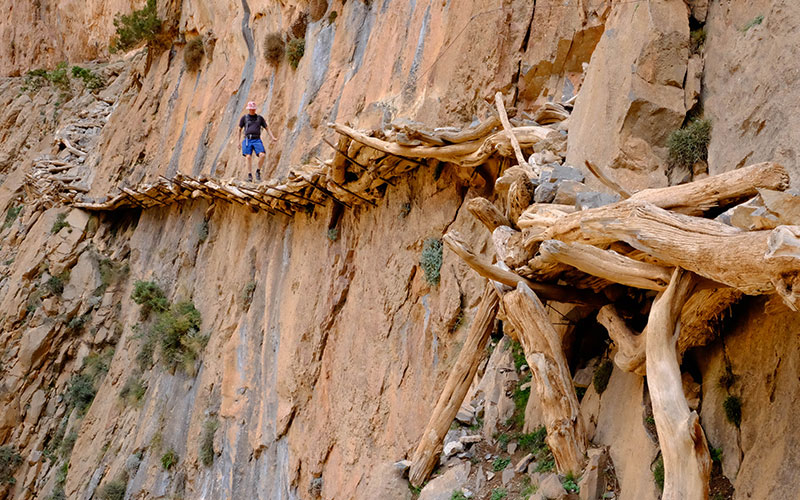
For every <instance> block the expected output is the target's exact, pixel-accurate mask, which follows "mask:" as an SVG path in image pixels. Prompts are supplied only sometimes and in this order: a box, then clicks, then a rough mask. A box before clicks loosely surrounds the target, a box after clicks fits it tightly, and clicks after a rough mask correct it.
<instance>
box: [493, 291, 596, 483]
mask: <svg viewBox="0 0 800 500" xmlns="http://www.w3.org/2000/svg"><path fill="white" fill-rule="evenodd" d="M503 304H504V306H505V311H506V315H507V316H508V320H509V322H510V323H511V325H512V326H513V327H514V331H516V332H517V335H518V337H519V342H520V344H522V349H523V351H524V352H525V359H526V360H527V361H528V366H530V368H531V374H532V375H533V380H534V386H535V388H536V391H537V393H538V396H539V404H540V405H541V408H542V413H543V415H544V419H545V427H546V428H547V444H548V445H549V446H550V450H551V451H552V452H553V457H554V458H555V462H556V468H557V469H558V472H560V473H562V474H565V473H569V472H572V473H575V474H577V473H579V472H580V471H581V469H582V468H583V463H584V454H585V453H586V443H587V439H586V432H585V430H584V426H583V421H582V419H581V415H580V406H579V405H578V397H577V396H576V395H575V389H574V388H573V386H572V377H571V375H570V372H569V367H568V366H567V359H566V357H565V356H564V351H563V349H562V347H561V337H560V336H559V335H558V333H557V332H556V331H555V329H554V328H553V325H552V324H551V323H550V320H549V318H548V316H547V312H546V311H545V309H544V306H543V305H542V303H541V301H540V300H539V298H538V297H537V296H536V294H535V293H534V292H533V291H532V290H531V289H530V288H529V287H527V286H526V285H525V284H524V283H521V284H520V285H519V286H517V289H516V290H515V291H513V292H509V293H507V294H506V295H505V296H504V297H503Z"/></svg>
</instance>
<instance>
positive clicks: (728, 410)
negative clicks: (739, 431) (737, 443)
mask: <svg viewBox="0 0 800 500" xmlns="http://www.w3.org/2000/svg"><path fill="white" fill-rule="evenodd" d="M722 408H723V409H724V410H725V418H727V419H728V422H730V423H732V424H733V425H735V426H736V427H739V425H740V424H741V423H742V400H741V399H739V397H738V396H728V397H727V398H725V401H724V402H723V403H722Z"/></svg>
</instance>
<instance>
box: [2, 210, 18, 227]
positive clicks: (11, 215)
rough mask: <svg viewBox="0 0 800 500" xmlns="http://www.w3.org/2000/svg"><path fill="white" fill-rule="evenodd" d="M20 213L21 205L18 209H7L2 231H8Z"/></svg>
mask: <svg viewBox="0 0 800 500" xmlns="http://www.w3.org/2000/svg"><path fill="white" fill-rule="evenodd" d="M21 211H22V205H20V206H18V207H12V206H9V207H8V211H6V220H5V222H3V229H8V228H10V227H11V226H12V224H14V221H15V220H17V217H18V216H19V213H20V212H21Z"/></svg>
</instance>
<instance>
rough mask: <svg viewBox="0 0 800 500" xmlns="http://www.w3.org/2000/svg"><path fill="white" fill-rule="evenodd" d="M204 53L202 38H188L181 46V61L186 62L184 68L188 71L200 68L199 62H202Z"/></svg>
mask: <svg viewBox="0 0 800 500" xmlns="http://www.w3.org/2000/svg"><path fill="white" fill-rule="evenodd" d="M204 55H205V50H204V49H203V39H202V38H200V37H198V38H193V39H191V40H189V43H187V44H186V47H184V48H183V62H184V63H185V64H186V69H188V70H189V71H197V70H198V69H200V63H202V62H203V56H204Z"/></svg>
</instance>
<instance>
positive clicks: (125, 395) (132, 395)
mask: <svg viewBox="0 0 800 500" xmlns="http://www.w3.org/2000/svg"><path fill="white" fill-rule="evenodd" d="M146 392H147V385H146V384H145V383H144V381H143V380H142V377H141V375H140V374H138V373H134V374H132V375H131V376H130V377H128V380H126V381H125V385H123V386H122V389H121V390H120V391H119V397H120V399H122V400H123V401H125V402H126V403H128V404H136V403H138V402H139V401H141V400H142V398H143V397H144V395H145V393H146Z"/></svg>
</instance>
